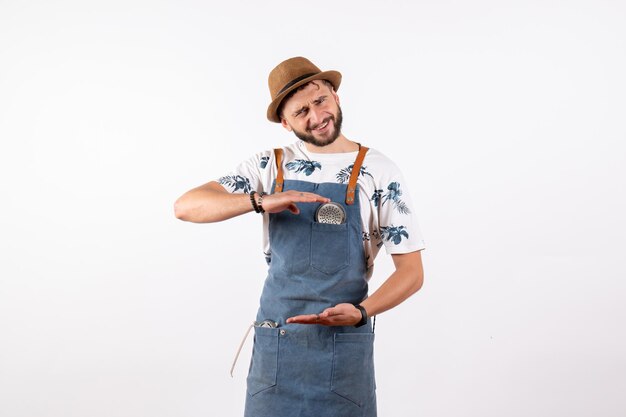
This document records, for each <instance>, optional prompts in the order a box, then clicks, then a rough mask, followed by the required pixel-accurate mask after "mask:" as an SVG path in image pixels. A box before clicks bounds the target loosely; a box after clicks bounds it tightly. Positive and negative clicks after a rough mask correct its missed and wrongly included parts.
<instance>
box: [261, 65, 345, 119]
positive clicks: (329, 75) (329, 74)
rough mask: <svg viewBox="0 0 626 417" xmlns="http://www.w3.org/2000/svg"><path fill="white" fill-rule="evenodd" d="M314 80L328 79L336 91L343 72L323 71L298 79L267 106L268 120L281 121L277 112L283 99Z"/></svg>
mask: <svg viewBox="0 0 626 417" xmlns="http://www.w3.org/2000/svg"><path fill="white" fill-rule="evenodd" d="M313 80H328V81H329V82H330V83H331V84H332V85H333V87H335V91H337V90H338V89H339V85H340V84H341V73H340V72H339V71H323V72H320V73H318V74H315V75H311V76H310V77H308V78H305V79H303V80H300V81H298V82H297V83H295V84H294V85H292V86H290V87H289V88H288V89H286V90H285V91H283V92H282V93H280V94H279V95H277V96H276V98H274V100H272V102H271V103H270V105H269V107H268V108H267V120H269V121H270V122H275V123H280V117H279V116H278V114H277V110H278V107H279V106H280V103H282V101H283V99H284V98H285V96H286V95H287V94H289V92H290V91H293V90H294V89H296V88H298V87H300V86H301V85H304V84H306V83H308V82H311V81H313Z"/></svg>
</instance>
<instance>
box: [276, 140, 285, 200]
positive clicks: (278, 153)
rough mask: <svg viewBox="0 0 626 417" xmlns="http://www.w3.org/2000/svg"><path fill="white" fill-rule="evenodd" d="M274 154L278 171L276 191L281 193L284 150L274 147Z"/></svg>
mask: <svg viewBox="0 0 626 417" xmlns="http://www.w3.org/2000/svg"><path fill="white" fill-rule="evenodd" d="M274 156H276V168H277V169H278V172H277V173H276V186H275V187H274V192H275V193H280V192H282V191H283V183H284V180H283V150H282V149H281V148H276V149H274Z"/></svg>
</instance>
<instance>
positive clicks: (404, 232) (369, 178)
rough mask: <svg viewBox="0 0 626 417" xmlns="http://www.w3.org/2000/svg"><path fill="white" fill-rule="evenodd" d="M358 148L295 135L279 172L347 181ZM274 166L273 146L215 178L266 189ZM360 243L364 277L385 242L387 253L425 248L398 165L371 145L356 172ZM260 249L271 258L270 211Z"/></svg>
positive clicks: (231, 185)
mask: <svg viewBox="0 0 626 417" xmlns="http://www.w3.org/2000/svg"><path fill="white" fill-rule="evenodd" d="M357 154H358V151H355V152H345V153H333V154H327V153H313V152H310V151H308V150H307V148H306V146H305V144H304V142H302V141H301V140H298V141H296V142H294V143H292V144H290V145H288V146H286V147H285V148H283V176H284V179H285V180H300V181H308V182H315V183H323V182H331V183H342V184H347V183H348V181H349V179H350V172H351V169H352V167H351V165H352V164H353V163H354V161H355V159H356V156H357ZM276 174H277V169H276V161H275V156H274V151H273V150H272V149H270V150H267V151H264V152H260V153H257V154H255V155H254V156H252V157H251V158H249V159H247V160H245V161H243V162H242V163H241V164H239V165H238V166H237V167H236V168H235V170H234V171H231V172H229V173H228V174H227V175H225V176H223V177H220V178H219V179H218V180H217V181H218V182H219V183H220V184H221V185H222V186H223V187H224V188H225V189H227V190H229V191H231V192H233V193H246V194H248V193H250V191H252V190H254V191H257V192H261V191H265V192H266V193H269V192H270V191H271V188H272V182H273V181H274V179H275V178H276ZM357 188H358V192H359V201H360V209H361V221H362V223H363V236H362V238H363V247H364V250H365V258H366V260H367V279H369V278H371V276H372V272H373V267H374V259H375V258H376V255H377V254H378V252H379V250H380V248H381V247H382V246H385V250H386V252H387V253H388V254H397V253H409V252H413V251H417V250H422V249H424V247H425V246H424V239H423V238H422V232H421V231H420V228H419V224H418V221H417V216H416V213H415V207H414V206H413V203H412V201H411V198H410V195H409V193H408V186H407V184H406V183H405V181H404V177H403V176H402V173H401V172H400V170H399V169H398V167H397V166H396V165H395V164H394V163H393V162H392V161H391V160H390V159H389V158H387V157H386V156H385V155H383V154H382V153H380V152H379V151H377V150H375V149H371V148H370V149H369V150H368V151H367V153H366V154H365V159H364V160H363V165H362V166H361V174H360V175H359V177H358V180H357ZM263 252H264V254H265V258H266V260H267V261H268V263H269V262H270V259H271V247H270V241H269V215H268V213H264V214H263Z"/></svg>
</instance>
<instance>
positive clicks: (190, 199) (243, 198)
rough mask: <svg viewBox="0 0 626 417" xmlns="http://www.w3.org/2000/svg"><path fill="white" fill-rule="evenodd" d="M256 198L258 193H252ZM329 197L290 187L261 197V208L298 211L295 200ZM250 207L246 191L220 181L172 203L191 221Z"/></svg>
mask: <svg viewBox="0 0 626 417" xmlns="http://www.w3.org/2000/svg"><path fill="white" fill-rule="evenodd" d="M255 197H256V198H257V201H258V195H257V196H255ZM329 201H330V199H329V198H326V197H322V196H321V195H318V194H314V193H307V192H300V191H295V190H289V191H285V192H281V193H275V194H268V195H266V196H264V197H263V210H265V211H266V212H268V213H278V212H281V211H283V210H289V211H290V212H292V213H293V214H299V213H300V209H298V206H297V205H296V203H315V202H320V203H327V202H329ZM251 211H253V208H252V204H251V203H250V195H249V194H241V193H236V194H233V193H230V192H228V191H227V190H226V189H225V188H224V187H223V186H222V185H221V184H219V183H218V182H215V181H211V182H209V183H206V184H204V185H201V186H199V187H196V188H194V189H192V190H189V191H187V192H186V193H185V194H183V195H182V196H181V197H180V198H179V199H178V200H176V203H175V204H174V212H175V215H176V217H177V218H179V219H180V220H184V221H188V222H194V223H213V222H221V221H223V220H226V219H230V218H232V217H235V216H240V215H242V214H245V213H249V212H251Z"/></svg>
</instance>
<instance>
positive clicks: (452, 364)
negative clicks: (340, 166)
mask: <svg viewBox="0 0 626 417" xmlns="http://www.w3.org/2000/svg"><path fill="white" fill-rule="evenodd" d="M625 22H626V5H625V4H624V2H622V1H618V0H615V1H598V0H594V1H591V0H581V1H576V0H574V1H571V0H570V1H555V0H547V1H509V2H502V1H495V0H494V1H485V0H480V1H473V2H460V1H449V0H441V1H434V0H433V1H396V2H384V3H383V2H382V1H379V2H372V1H363V0H361V1H318V2H306V3H305V2H296V1H271V0H270V1H232V2H229V3H226V2H208V1H204V2H201V1H196V2H193V1H176V2H175V1H138V0H125V1H99V2H95V1H92V2H84V1H74V2H71V1H6V0H0V141H1V142H0V144H1V148H0V191H1V192H0V195H1V197H0V198H1V204H0V231H1V232H0V257H1V258H0V415H1V416H2V417H86V416H88V417H112V416H115V417H126V416H128V417H138V416H146V417H147V416H149V417H170V416H172V417H174V416H176V417H183V416H184V417H195V416H220V417H228V416H241V415H242V411H243V402H244V396H245V376H246V372H247V365H248V361H249V353H250V345H251V339H249V340H248V342H247V344H246V348H245V349H244V352H243V357H242V359H241V360H240V362H239V364H238V366H237V368H236V371H235V378H234V379H231V378H230V376H229V375H228V370H229V367H230V363H231V360H232V358H233V356H234V353H235V349H236V347H237V345H238V343H239V341H240V339H241V337H242V336H243V333H244V331H245V329H246V326H247V325H248V324H249V322H250V321H251V320H252V319H253V318H254V314H255V312H256V308H257V303H258V297H259V293H260V290H261V286H262V283H263V279H264V277H265V261H264V259H263V255H262V253H261V221H260V220H261V218H260V217H259V216H257V215H256V214H249V215H246V216H242V217H239V218H236V219H232V220H230V221H228V222H224V223H218V224H204V225H198V224H191V223H184V222H181V221H179V220H177V219H175V217H174V214H173V209H172V206H173V203H174V201H175V199H176V198H177V197H178V196H180V195H181V194H182V193H183V192H185V191H186V190H188V189H190V188H192V187H195V186H197V185H200V184H202V183H205V182H207V181H209V180H213V179H215V178H217V177H219V176H221V175H223V174H224V173H226V172H227V171H228V170H230V169H232V168H233V167H234V166H235V165H236V164H237V163H239V162H240V161H241V160H243V159H245V158H247V157H249V156H251V155H252V154H253V153H255V152H258V151H261V150H265V149H269V148H272V147H275V146H279V145H281V144H282V145H284V144H287V143H290V142H292V141H293V140H295V137H294V136H292V135H291V134H289V133H287V132H285V131H284V130H283V129H282V128H281V127H280V126H278V125H275V124H272V123H269V122H268V121H267V120H266V119H265V110H266V108H267V104H268V103H269V93H268V90H267V75H268V73H269V71H270V70H271V69H272V68H273V67H274V66H275V65H276V64H277V63H278V62H280V61H282V60H283V59H286V58H289V57H292V56H297V55H303V56H306V57H308V58H310V59H311V60H312V61H313V62H315V63H316V64H317V65H318V66H320V67H321V68H322V69H323V70H327V69H336V70H339V71H340V72H342V74H343V76H344V78H343V84H342V85H341V87H340V89H339V95H340V97H341V99H342V107H343V111H344V117H345V123H344V126H345V127H344V133H345V134H346V136H347V137H348V138H349V139H352V140H358V141H359V142H362V143H364V144H366V145H368V146H370V147H373V148H377V149H379V150H381V151H382V152H383V153H385V154H387V155H388V156H390V157H391V158H393V159H394V160H395V161H396V162H397V164H398V165H399V166H400V168H401V169H402V170H403V172H404V174H405V176H406V178H407V181H409V182H410V187H411V194H412V197H413V200H414V203H415V205H416V207H417V210H416V212H417V214H418V219H419V221H420V225H421V228H422V231H423V234H424V238H425V241H426V246H427V248H426V250H425V251H423V252H422V255H423V259H424V269H425V284H424V287H423V288H422V290H421V291H420V292H419V293H417V294H416V295H415V296H414V297H413V298H411V299H410V300H409V301H407V302H406V303H405V304H402V305H401V306H399V307H398V308H396V309H394V310H392V311H390V312H387V313H385V314H383V315H381V316H380V317H379V318H378V323H377V342H376V364H377V378H378V399H379V415H380V416H382V417H391V416H418V417H421V416H424V417H466V416H467V417H474V416H475V417H501V416H507V417H517V416H520V417H522V416H524V417H526V416H550V417H552V416H567V417H578V416H603V417H605V416H606V417H613V416H615V417H617V416H624V415H626V399H625V397H624V395H623V394H624V392H626V358H625V354H624V352H625V351H626V336H625V332H624V323H625V319H626V307H625V306H624V294H625V291H626V273H625V272H626V267H624V264H623V260H622V259H620V257H623V255H624V250H625V249H626V227H625V223H626V221H625V220H624V213H625V212H626V198H625V195H624V192H625V184H624V178H626V169H625V163H626V152H625V146H624V141H625V140H626V124H625V123H624V115H625V114H626V99H625V97H626V81H625V80H626V77H625V76H624V74H626V24H625ZM391 270H392V263H391V259H390V257H388V256H387V255H386V254H385V253H384V251H382V252H381V253H380V255H379V258H378V259H377V267H376V272H375V275H374V277H373V279H372V287H373V288H375V287H377V286H378V285H380V283H381V282H382V281H384V279H385V278H386V276H387V275H388V274H389V273H390V271H391ZM339 417H340V416H339Z"/></svg>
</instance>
